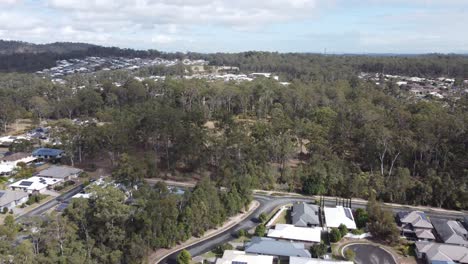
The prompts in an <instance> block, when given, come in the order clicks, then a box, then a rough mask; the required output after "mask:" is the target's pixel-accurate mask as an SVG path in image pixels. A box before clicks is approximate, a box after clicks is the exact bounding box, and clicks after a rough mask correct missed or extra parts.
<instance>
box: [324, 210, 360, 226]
mask: <svg viewBox="0 0 468 264" xmlns="http://www.w3.org/2000/svg"><path fill="white" fill-rule="evenodd" d="M323 211H324V213H325V222H326V225H327V227H328V228H332V227H336V228H338V227H339V226H340V225H341V224H343V225H345V226H346V227H347V228H348V229H356V222H354V216H353V212H352V211H351V208H348V207H343V206H337V207H325V208H324V209H323Z"/></svg>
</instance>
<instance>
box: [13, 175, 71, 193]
mask: <svg viewBox="0 0 468 264" xmlns="http://www.w3.org/2000/svg"><path fill="white" fill-rule="evenodd" d="M62 181H63V180H62V179H55V178H42V177H37V176H34V177H31V178H28V179H24V180H20V181H17V182H14V183H12V184H10V187H11V188H22V189H26V190H29V191H39V190H42V189H44V188H47V186H49V185H54V184H57V183H59V182H62Z"/></svg>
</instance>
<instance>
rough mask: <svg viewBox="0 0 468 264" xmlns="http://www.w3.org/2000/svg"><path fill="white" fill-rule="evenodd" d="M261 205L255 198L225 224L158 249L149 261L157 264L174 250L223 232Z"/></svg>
mask: <svg viewBox="0 0 468 264" xmlns="http://www.w3.org/2000/svg"><path fill="white" fill-rule="evenodd" d="M259 205H260V203H259V202H258V201H255V200H254V201H252V203H251V204H250V206H249V210H248V211H246V212H244V213H241V214H238V215H236V216H233V217H231V218H229V220H228V221H227V222H225V223H224V224H223V226H221V227H218V228H216V229H211V230H208V231H207V232H206V233H205V234H204V235H203V236H202V237H192V238H190V239H189V240H187V241H185V242H184V243H182V244H180V245H177V246H176V247H173V248H170V249H158V250H157V251H155V252H153V253H152V254H150V256H149V257H148V263H154V264H157V263H159V262H160V261H161V260H163V259H164V258H166V257H168V256H170V255H172V254H173V253H174V252H177V251H179V250H182V249H184V248H187V247H190V246H192V245H194V244H197V243H200V242H202V241H205V240H208V239H210V238H212V237H214V236H216V235H219V234H221V233H222V232H224V231H226V230H228V229H229V228H231V227H233V226H235V225H236V224H238V223H239V222H242V221H243V220H245V219H246V218H247V217H249V216H250V215H251V214H252V213H253V212H254V211H255V210H256V209H257V208H258V206H259Z"/></svg>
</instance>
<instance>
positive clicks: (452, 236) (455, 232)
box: [432, 219, 468, 246]
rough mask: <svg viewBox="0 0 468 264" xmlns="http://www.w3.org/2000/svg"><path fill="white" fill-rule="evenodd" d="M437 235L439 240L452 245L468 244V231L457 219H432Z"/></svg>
mask: <svg viewBox="0 0 468 264" xmlns="http://www.w3.org/2000/svg"><path fill="white" fill-rule="evenodd" d="M432 224H433V225H434V229H435V231H436V233H437V237H438V238H439V239H440V241H441V242H444V243H446V244H452V245H459V246H468V239H467V238H468V231H467V230H466V229H465V227H464V226H463V225H462V224H461V223H460V222H458V221H454V220H443V219H434V220H432Z"/></svg>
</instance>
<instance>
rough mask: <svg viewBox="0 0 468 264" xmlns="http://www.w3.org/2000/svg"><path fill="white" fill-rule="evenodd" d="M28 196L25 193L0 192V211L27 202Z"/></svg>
mask: <svg viewBox="0 0 468 264" xmlns="http://www.w3.org/2000/svg"><path fill="white" fill-rule="evenodd" d="M28 198H29V195H28V194H27V193H25V192H16V191H10V190H0V210H3V208H7V209H8V210H10V209H13V208H15V207H16V206H18V205H22V204H24V203H25V202H26V201H28Z"/></svg>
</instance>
